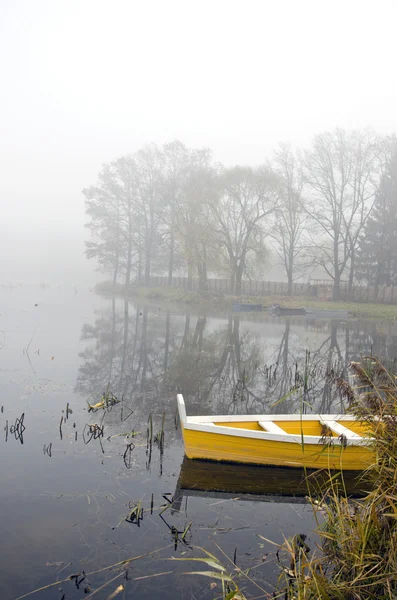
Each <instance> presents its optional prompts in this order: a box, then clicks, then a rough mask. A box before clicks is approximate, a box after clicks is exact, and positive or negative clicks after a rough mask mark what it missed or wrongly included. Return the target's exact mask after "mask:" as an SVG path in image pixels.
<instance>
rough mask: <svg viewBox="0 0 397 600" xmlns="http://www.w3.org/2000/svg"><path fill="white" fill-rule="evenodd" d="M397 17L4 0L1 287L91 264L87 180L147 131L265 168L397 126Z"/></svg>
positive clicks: (358, 6)
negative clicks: (343, 135)
mask: <svg viewBox="0 0 397 600" xmlns="http://www.w3.org/2000/svg"><path fill="white" fill-rule="evenodd" d="M396 23H397V2H396V0H378V1H377V2H375V1H374V0H372V1H366V0H361V1H356V0H344V1H336V0H315V1H309V0H277V1H273V0H258V1H254V0H245V1H243V0H239V1H233V0H228V1H224V0H212V1H206V0H200V1H198V0H180V1H179V0H178V1H176V0H161V1H158V2H155V1H150V0H140V1H134V0H0V56H1V59H0V82H1V93H0V122H1V128H0V159H1V162H0V164H1V177H0V202H1V220H0V273H1V275H2V276H1V277H0V283H1V282H2V280H4V278H5V279H15V280H16V279H21V278H23V277H25V275H26V274H30V275H31V276H32V274H34V277H36V273H39V270H40V269H42V271H43V272H44V273H45V274H46V275H45V276H43V278H44V279H45V277H50V276H52V273H54V274H58V275H59V273H61V274H62V272H65V273H68V276H69V275H70V276H71V277H72V281H73V277H74V270H75V272H76V281H77V280H78V276H77V275H78V273H83V272H84V273H85V272H87V270H90V269H91V268H92V266H90V265H89V264H85V262H84V261H85V259H84V258H83V239H84V235H85V231H84V228H83V223H84V204H83V197H82V195H81V189H82V188H83V187H86V186H89V185H91V184H93V183H95V179H96V174H97V172H98V170H99V169H100V166H101V164H102V163H103V162H107V161H110V160H112V159H114V158H117V157H119V156H120V155H122V154H125V153H128V152H134V151H136V150H137V149H138V148H139V147H140V146H142V145H143V144H145V143H147V142H151V141H155V142H158V143H163V142H166V141H170V140H172V139H175V138H178V139H180V140H181V141H183V142H184V143H186V144H187V145H189V146H209V147H211V148H212V149H213V151H214V157H215V159H217V160H220V161H222V162H224V163H225V164H227V165H230V164H234V163H243V164H244V163H245V164H247V163H250V164H257V163H260V162H262V161H264V160H265V159H266V157H267V156H269V153H270V151H271V150H272V148H274V147H275V146H276V144H277V143H278V142H279V141H287V142H291V143H292V144H294V145H307V144H309V143H310V140H311V138H312V136H313V134H315V133H318V132H320V131H323V130H327V129H333V128H334V127H335V126H341V127H345V128H355V127H366V126H371V127H373V128H374V129H376V130H377V131H379V132H380V133H388V132H393V131H397V81H396V80H397V70H396V68H395V25H396ZM69 254H70V260H68V255H69Z"/></svg>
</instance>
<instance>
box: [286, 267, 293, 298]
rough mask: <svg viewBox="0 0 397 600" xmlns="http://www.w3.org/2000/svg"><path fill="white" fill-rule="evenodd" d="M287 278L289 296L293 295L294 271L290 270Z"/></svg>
mask: <svg viewBox="0 0 397 600" xmlns="http://www.w3.org/2000/svg"><path fill="white" fill-rule="evenodd" d="M287 278H288V285H287V294H288V296H292V284H293V280H292V272H291V271H288V273H287Z"/></svg>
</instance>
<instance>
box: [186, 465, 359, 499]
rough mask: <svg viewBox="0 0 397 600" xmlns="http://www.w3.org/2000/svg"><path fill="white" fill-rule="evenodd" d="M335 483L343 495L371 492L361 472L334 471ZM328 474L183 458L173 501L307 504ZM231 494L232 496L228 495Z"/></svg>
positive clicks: (355, 495)
mask: <svg viewBox="0 0 397 600" xmlns="http://www.w3.org/2000/svg"><path fill="white" fill-rule="evenodd" d="M331 474H332V478H333V479H332V481H333V484H334V485H335V486H337V487H338V489H339V491H340V492H341V493H345V494H347V495H348V496H354V497H360V496H362V495H363V494H365V490H367V489H368V483H367V482H365V481H363V480H362V473H361V471H348V472H346V473H345V474H344V475H342V474H341V473H340V472H338V473H337V472H332V473H331ZM328 478H329V475H328V472H326V471H320V472H319V471H317V470H314V471H312V470H308V471H303V469H300V468H299V469H294V468H283V467H269V466H258V465H246V464H244V465H239V464H236V463H226V462H213V461H203V460H190V459H188V458H186V457H185V458H184V459H183V462H182V465H181V470H180V474H179V478H178V483H177V487H176V490H175V494H174V502H175V501H176V502H178V500H179V501H180V500H181V499H182V497H183V496H207V497H214V498H216V497H223V498H226V497H230V498H235V497H236V494H238V496H239V499H241V500H245V499H247V500H253V499H254V500H262V501H265V502H266V501H272V500H274V499H276V501H277V502H280V501H281V500H280V497H284V498H286V499H287V500H288V501H290V499H291V497H300V498H302V499H303V500H302V501H304V498H305V496H307V494H308V493H309V492H314V493H317V492H318V491H319V490H322V489H323V486H324V485H325V484H326V483H327V482H328V480H329V479H328ZM228 495H229V496H228Z"/></svg>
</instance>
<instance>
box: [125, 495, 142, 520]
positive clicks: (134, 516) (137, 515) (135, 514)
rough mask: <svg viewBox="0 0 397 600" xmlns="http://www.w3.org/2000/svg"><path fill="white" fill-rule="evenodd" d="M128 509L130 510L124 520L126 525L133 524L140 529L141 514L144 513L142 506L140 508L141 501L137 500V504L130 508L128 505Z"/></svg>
mask: <svg viewBox="0 0 397 600" xmlns="http://www.w3.org/2000/svg"><path fill="white" fill-rule="evenodd" d="M129 508H130V509H131V510H130V512H129V514H128V515H127V516H126V518H125V520H126V521H127V523H135V524H136V525H137V526H138V527H140V524H141V521H142V520H143V513H144V511H143V506H142V500H139V502H137V503H136V504H134V505H133V506H132V507H131V505H130V506H129Z"/></svg>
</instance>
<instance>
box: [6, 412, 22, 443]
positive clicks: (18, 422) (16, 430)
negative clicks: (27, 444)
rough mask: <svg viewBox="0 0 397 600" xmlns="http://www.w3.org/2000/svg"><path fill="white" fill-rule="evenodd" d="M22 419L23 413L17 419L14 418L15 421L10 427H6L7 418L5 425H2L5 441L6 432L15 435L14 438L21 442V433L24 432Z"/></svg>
mask: <svg viewBox="0 0 397 600" xmlns="http://www.w3.org/2000/svg"><path fill="white" fill-rule="evenodd" d="M24 419H25V413H22V414H21V416H20V417H19V418H17V419H15V423H14V425H11V426H10V427H8V420H7V421H6V424H5V427H4V431H5V432H6V438H5V441H6V442H7V441H8V433H10V434H11V435H13V436H14V437H15V439H16V440H19V441H20V442H21V444H23V434H24V432H25V429H26V427H25V425H24Z"/></svg>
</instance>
